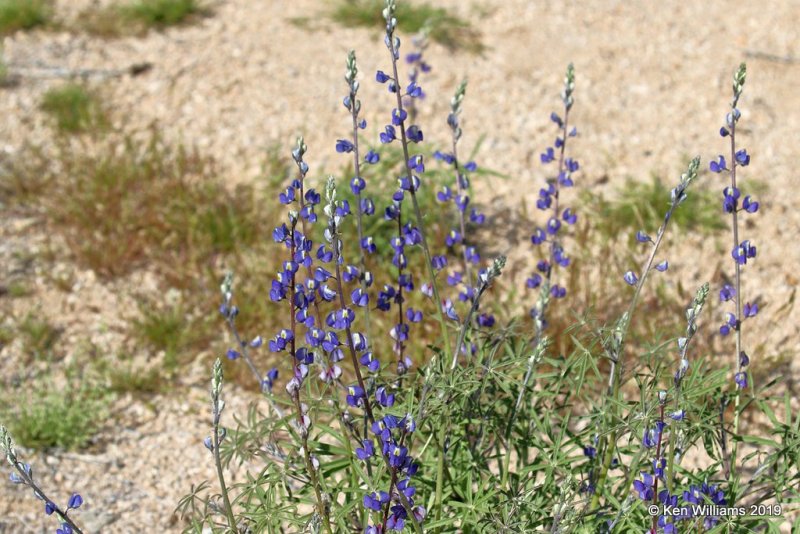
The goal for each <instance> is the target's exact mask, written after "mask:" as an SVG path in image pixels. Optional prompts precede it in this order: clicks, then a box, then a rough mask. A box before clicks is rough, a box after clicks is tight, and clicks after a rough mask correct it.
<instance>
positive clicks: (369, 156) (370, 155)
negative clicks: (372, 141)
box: [364, 150, 381, 165]
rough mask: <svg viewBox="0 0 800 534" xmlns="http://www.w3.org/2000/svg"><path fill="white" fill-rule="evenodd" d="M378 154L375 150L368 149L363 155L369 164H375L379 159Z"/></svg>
mask: <svg viewBox="0 0 800 534" xmlns="http://www.w3.org/2000/svg"><path fill="white" fill-rule="evenodd" d="M380 159H381V157H380V155H379V154H378V153H377V152H375V151H374V150H370V151H368V152H367V153H366V155H364V161H365V162H367V163H369V164H370V165H375V164H376V163H378V162H379V161H380Z"/></svg>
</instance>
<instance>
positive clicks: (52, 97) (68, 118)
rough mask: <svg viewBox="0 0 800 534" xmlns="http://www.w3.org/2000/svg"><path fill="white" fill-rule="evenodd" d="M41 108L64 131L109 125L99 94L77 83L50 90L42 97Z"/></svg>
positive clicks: (84, 129) (78, 130)
mask: <svg viewBox="0 0 800 534" xmlns="http://www.w3.org/2000/svg"><path fill="white" fill-rule="evenodd" d="M41 109H42V111H44V112H45V113H47V114H48V115H50V117H52V119H53V120H54V121H55V125H56V127H57V128H58V130H59V131H61V132H64V133H79V132H86V131H90V130H95V129H103V128H105V127H106V126H107V125H108V118H107V116H106V113H105V110H104V109H103V105H102V103H101V102H100V98H99V95H98V94H97V93H95V92H93V91H91V90H89V89H87V88H86V87H85V86H83V85H81V84H77V83H68V84H65V85H62V86H60V87H54V88H52V89H50V90H48V91H47V92H46V93H45V94H44V96H43V97H42V103H41Z"/></svg>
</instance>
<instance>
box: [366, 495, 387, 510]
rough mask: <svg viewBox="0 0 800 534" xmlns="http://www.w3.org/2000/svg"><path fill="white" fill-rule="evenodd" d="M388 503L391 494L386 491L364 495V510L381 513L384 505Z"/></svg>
mask: <svg viewBox="0 0 800 534" xmlns="http://www.w3.org/2000/svg"><path fill="white" fill-rule="evenodd" d="M388 502H389V494H388V493H386V492H385V491H381V492H380V493H378V492H374V491H373V492H372V493H370V494H368V495H364V508H367V509H369V510H373V511H375V512H380V511H381V509H382V508H383V505H384V504H385V503H388Z"/></svg>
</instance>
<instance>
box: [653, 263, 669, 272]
mask: <svg viewBox="0 0 800 534" xmlns="http://www.w3.org/2000/svg"><path fill="white" fill-rule="evenodd" d="M655 269H656V271H659V272H662V273H663V272H664V271H666V270H667V269H669V262H668V261H667V260H664V261H662V262H659V263H657V264H656V266H655Z"/></svg>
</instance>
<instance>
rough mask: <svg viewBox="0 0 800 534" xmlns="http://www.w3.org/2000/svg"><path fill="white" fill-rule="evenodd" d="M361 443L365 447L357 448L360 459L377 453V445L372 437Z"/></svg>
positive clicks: (365, 458)
mask: <svg viewBox="0 0 800 534" xmlns="http://www.w3.org/2000/svg"><path fill="white" fill-rule="evenodd" d="M361 443H362V444H363V447H358V448H356V457H358V459H359V460H367V459H368V458H371V457H372V456H373V455H374V454H375V445H374V443H373V442H372V440H371V439H365V440H363V441H362V442H361Z"/></svg>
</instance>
